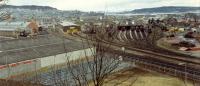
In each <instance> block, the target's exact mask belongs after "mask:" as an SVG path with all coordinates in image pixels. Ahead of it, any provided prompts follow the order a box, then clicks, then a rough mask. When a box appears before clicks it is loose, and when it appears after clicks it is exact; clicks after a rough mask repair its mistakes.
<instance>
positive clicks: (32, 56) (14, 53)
mask: <svg viewBox="0 0 200 86" xmlns="http://www.w3.org/2000/svg"><path fill="white" fill-rule="evenodd" d="M93 51H94V48H91V47H89V46H84V47H83V43H82V42H81V43H80V42H78V41H74V40H68V39H65V40H64V41H63V39H62V38H59V37H56V36H52V35H48V36H47V35H46V36H41V37H38V38H37V39H29V38H27V39H18V40H17V39H13V40H6V41H1V46H0V78H2V79H5V78H9V77H12V76H16V75H20V74H24V73H27V72H32V71H36V70H39V69H41V68H45V67H49V66H53V65H58V64H64V63H66V62H67V61H73V60H78V59H81V58H83V57H85V56H92V54H94V52H93Z"/></svg>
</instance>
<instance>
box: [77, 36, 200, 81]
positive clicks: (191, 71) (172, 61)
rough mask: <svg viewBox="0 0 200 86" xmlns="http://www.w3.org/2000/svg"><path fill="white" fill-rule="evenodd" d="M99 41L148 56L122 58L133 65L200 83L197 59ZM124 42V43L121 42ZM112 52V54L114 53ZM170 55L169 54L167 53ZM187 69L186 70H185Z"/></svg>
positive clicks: (199, 67) (199, 61)
mask: <svg viewBox="0 0 200 86" xmlns="http://www.w3.org/2000/svg"><path fill="white" fill-rule="evenodd" d="M78 36H79V37H81V38H84V39H87V38H85V37H83V36H81V35H78ZM98 40H101V41H102V42H103V43H106V44H112V45H114V46H118V47H125V48H126V49H129V50H132V51H138V52H142V53H145V54H148V55H149V56H134V58H133V55H132V54H131V53H129V54H127V53H126V56H128V57H127V58H124V59H125V60H127V61H130V60H131V61H134V62H135V63H139V64H144V63H145V64H148V65H153V66H155V67H159V68H161V67H162V68H166V69H168V70H169V71H171V73H172V71H174V72H173V75H174V76H175V75H178V74H179V75H180V76H179V77H182V76H181V75H187V76H188V77H187V78H188V79H191V80H195V81H198V82H200V59H198V58H191V57H190V58H188V57H187V55H185V56H184V55H182V56H178V55H174V53H173V55H166V54H163V53H162V51H161V52H159V53H158V52H154V51H150V50H143V49H138V48H134V47H130V45H127V44H123V43H119V42H118V43H116V42H111V41H108V40H102V39H98ZM121 42H124V41H121ZM114 52H115V53H116V54H119V53H120V52H121V51H114ZM114 52H112V53H114ZM161 53H162V54H161ZM167 54H170V53H167ZM154 56H157V57H160V58H157V57H156V58H155V57H154ZM161 58H165V59H161ZM179 63H184V64H185V65H180V64H179ZM185 69H187V70H185Z"/></svg>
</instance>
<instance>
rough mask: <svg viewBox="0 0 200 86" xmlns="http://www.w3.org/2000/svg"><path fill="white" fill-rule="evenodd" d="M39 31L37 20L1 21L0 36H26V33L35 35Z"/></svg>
mask: <svg viewBox="0 0 200 86" xmlns="http://www.w3.org/2000/svg"><path fill="white" fill-rule="evenodd" d="M37 32H38V24H37V23H36V22H35V21H31V22H0V36H5V37H14V38H18V37H19V36H25V33H26V34H32V35H33V34H36V33H37ZM22 33H23V35H22Z"/></svg>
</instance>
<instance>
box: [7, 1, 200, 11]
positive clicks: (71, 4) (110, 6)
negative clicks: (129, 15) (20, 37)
mask: <svg viewBox="0 0 200 86" xmlns="http://www.w3.org/2000/svg"><path fill="white" fill-rule="evenodd" d="M8 4H9V5H41V6H51V7H54V8H57V9H59V10H81V11H109V12H119V11H128V10H134V9H140V8H151V7H160V6H200V0H8Z"/></svg>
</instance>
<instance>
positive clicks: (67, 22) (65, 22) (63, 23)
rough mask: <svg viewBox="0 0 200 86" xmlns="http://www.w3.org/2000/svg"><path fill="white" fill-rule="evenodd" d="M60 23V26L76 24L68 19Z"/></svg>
mask: <svg viewBox="0 0 200 86" xmlns="http://www.w3.org/2000/svg"><path fill="white" fill-rule="evenodd" d="M60 25H62V26H72V25H76V24H74V23H73V22H69V21H62V22H61V23H60Z"/></svg>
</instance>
